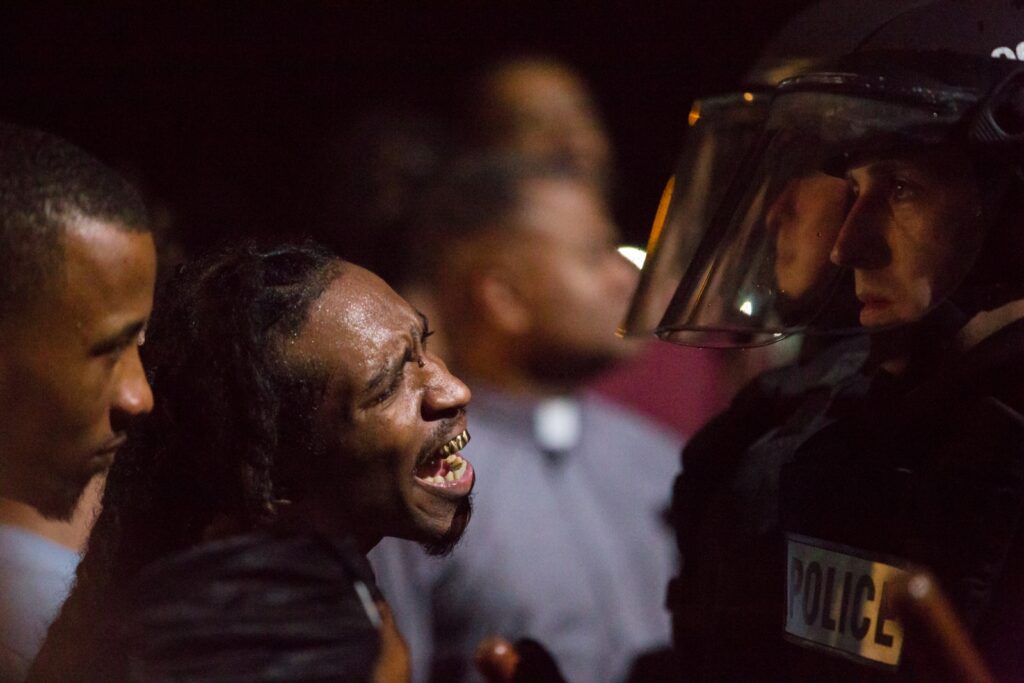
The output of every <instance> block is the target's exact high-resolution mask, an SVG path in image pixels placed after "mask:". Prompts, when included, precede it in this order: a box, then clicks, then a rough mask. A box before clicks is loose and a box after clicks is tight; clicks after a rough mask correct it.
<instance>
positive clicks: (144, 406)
mask: <svg viewBox="0 0 1024 683" xmlns="http://www.w3.org/2000/svg"><path fill="white" fill-rule="evenodd" d="M151 410H153V391H152V390H151V389H150V387H149V382H148V381H147V380H146V373H145V371H144V370H143V368H142V359H141V358H140V357H139V349H138V347H137V346H133V347H132V348H130V349H128V350H127V351H126V352H125V357H124V362H123V364H122V366H121V372H120V376H119V377H118V380H117V386H116V387H115V388H114V397H113V403H112V405H111V422H112V426H113V428H114V431H124V430H125V429H126V428H127V427H128V424H129V423H130V422H131V421H132V420H133V419H135V418H136V417H139V416H140V415H145V414H146V413H149V412H150V411H151Z"/></svg>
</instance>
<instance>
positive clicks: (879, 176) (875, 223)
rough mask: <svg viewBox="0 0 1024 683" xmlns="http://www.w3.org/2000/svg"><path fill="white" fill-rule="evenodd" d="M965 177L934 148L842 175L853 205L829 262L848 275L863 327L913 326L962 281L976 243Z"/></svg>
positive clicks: (966, 170) (955, 159) (974, 204)
mask: <svg viewBox="0 0 1024 683" xmlns="http://www.w3.org/2000/svg"><path fill="white" fill-rule="evenodd" d="M970 169H971V165H970V162H969V160H968V159H967V158H965V156H964V155H962V154H959V153H957V152H956V151H955V150H950V149H949V148H937V149H930V150H928V151H923V152H918V153H915V154H912V155H907V156H901V157H896V158H886V159H880V160H875V161H871V162H869V163H866V164H863V165H859V166H857V167H855V168H852V169H851V170H849V171H848V172H847V182H848V185H849V188H850V191H851V193H852V199H851V204H850V209H849V212H848V214H847V216H846V219H845V221H844V223H843V227H842V229H841V230H840V232H839V236H838V237H837V239H836V243H835V246H834V247H833V249H832V261H833V262H834V263H836V264H837V265H841V266H847V267H850V268H852V269H853V271H854V280H855V283H856V295H857V298H858V299H859V300H860V302H861V304H862V308H861V311H860V322H861V324H862V325H864V326H865V327H880V326H886V325H893V324H899V323H907V322H913V321H916V320H919V319H921V317H922V316H924V315H925V313H927V312H928V311H929V310H930V309H931V308H933V307H934V306H935V305H937V304H938V303H940V302H941V301H942V300H943V299H944V298H946V297H947V296H949V295H950V294H951V293H952V290H953V289H954V288H955V287H956V286H957V285H958V284H959V282H960V281H961V280H962V279H963V277H964V275H965V274H966V272H967V270H968V269H969V267H970V265H971V263H972V262H973V260H974V258H975V255H976V254H977V251H978V248H979V246H980V244H981V240H982V237H983V235H982V227H981V225H980V221H979V220H978V219H979V216H980V215H981V212H980V209H979V206H980V204H979V198H978V187H977V181H976V180H975V179H974V177H973V174H972V172H971V170H970Z"/></svg>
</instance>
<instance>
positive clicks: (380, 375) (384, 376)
mask: <svg viewBox="0 0 1024 683" xmlns="http://www.w3.org/2000/svg"><path fill="white" fill-rule="evenodd" d="M416 315H418V316H419V319H420V327H419V329H417V328H415V327H412V328H410V329H409V333H410V336H411V337H412V338H413V339H418V340H420V342H421V343H422V341H423V339H424V338H425V337H426V332H427V330H428V329H429V325H428V324H427V316H425V315H423V313H421V312H419V311H416ZM413 358H414V354H413V347H412V345H411V344H406V347H405V353H404V354H402V356H400V357H399V358H396V359H395V360H394V361H393V362H391V363H387V364H386V365H384V366H383V367H382V368H380V369H379V370H378V371H377V372H375V373H374V374H373V377H371V378H370V380H369V381H368V382H367V383H366V387H365V388H364V389H363V392H364V393H366V394H371V395H372V394H373V393H375V392H376V390H377V389H378V388H379V387H380V386H381V385H382V384H384V382H385V381H386V380H388V379H389V378H394V377H396V376H397V375H399V374H400V373H401V372H402V367H403V366H404V365H405V364H406V363H409V362H411V361H412V360H413Z"/></svg>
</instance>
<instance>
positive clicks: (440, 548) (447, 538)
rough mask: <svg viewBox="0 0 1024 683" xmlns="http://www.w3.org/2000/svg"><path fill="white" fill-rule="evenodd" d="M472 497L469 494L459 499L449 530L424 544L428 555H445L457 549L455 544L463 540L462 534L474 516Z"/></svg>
mask: <svg viewBox="0 0 1024 683" xmlns="http://www.w3.org/2000/svg"><path fill="white" fill-rule="evenodd" d="M472 499H473V496H472V495H468V496H466V497H465V498H463V499H462V500H460V501H459V506H458V508H457V509H456V510H455V516H454V517H453V518H452V525H451V526H450V527H448V531H447V532H445V534H444V535H443V536H441V537H440V538H436V539H434V540H431V541H426V542H424V543H423V544H422V545H423V549H424V550H426V551H427V554H428V555H433V556H434V557H444V556H446V555H448V554H450V553H451V552H452V551H453V550H455V546H457V545H458V544H459V541H460V540H462V534H463V533H464V532H465V531H466V527H467V526H468V525H469V518H470V517H472V516H473V503H472Z"/></svg>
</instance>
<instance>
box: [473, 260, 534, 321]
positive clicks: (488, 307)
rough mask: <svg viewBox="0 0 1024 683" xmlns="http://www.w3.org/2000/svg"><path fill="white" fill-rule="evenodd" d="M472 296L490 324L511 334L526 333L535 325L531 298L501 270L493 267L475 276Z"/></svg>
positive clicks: (481, 313)
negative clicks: (529, 299) (528, 299)
mask: <svg viewBox="0 0 1024 683" xmlns="http://www.w3.org/2000/svg"><path fill="white" fill-rule="evenodd" d="M475 280H476V282H475V283H474V286H473V296H474V298H475V299H476V304H477V307H478V309H479V312H480V315H481V316H482V317H483V318H484V319H485V321H486V322H487V323H489V324H490V325H493V326H494V327H495V328H497V329H498V330H500V331H502V332H503V333H505V334H508V335H521V334H525V333H526V332H527V331H528V330H529V329H530V325H531V324H532V315H531V311H530V305H529V301H527V299H526V297H524V296H523V293H522V291H521V290H520V288H519V287H518V286H517V284H516V283H515V282H513V281H512V279H511V278H510V277H509V276H508V273H505V272H503V271H501V270H500V269H491V270H487V271H485V272H483V273H480V274H479V275H477V277H476V278H475Z"/></svg>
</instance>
